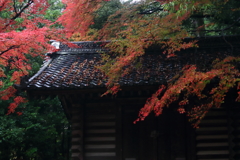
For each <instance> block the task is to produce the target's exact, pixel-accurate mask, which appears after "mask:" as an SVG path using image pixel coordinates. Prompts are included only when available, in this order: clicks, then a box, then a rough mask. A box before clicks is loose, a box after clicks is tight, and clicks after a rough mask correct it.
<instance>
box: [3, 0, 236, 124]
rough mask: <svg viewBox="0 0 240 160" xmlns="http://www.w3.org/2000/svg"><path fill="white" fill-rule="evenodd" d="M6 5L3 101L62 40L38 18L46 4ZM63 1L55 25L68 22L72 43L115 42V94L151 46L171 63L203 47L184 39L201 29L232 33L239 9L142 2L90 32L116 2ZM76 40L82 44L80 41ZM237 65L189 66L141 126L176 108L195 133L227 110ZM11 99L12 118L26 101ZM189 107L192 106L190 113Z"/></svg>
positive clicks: (188, 1) (184, 0)
mask: <svg viewBox="0 0 240 160" xmlns="http://www.w3.org/2000/svg"><path fill="white" fill-rule="evenodd" d="M0 3H1V4H0V6H1V7H0V12H2V13H4V14H1V15H0V21H1V23H0V30H1V33H0V37H1V41H0V44H1V46H2V47H1V49H0V64H1V66H0V67H1V68H0V78H1V79H0V86H2V88H3V89H1V91H0V97H1V99H2V100H7V99H9V98H10V97H13V96H14V93H15V89H14V88H12V87H11V85H10V84H9V85H8V86H6V81H10V82H14V83H19V77H20V76H23V75H26V74H27V73H28V70H29V69H30V65H29V64H28V63H27V61H28V60H27V58H26V55H31V56H36V55H37V54H38V53H44V52H46V51H47V50H49V49H50V48H49V44H48V43H46V42H47V41H48V40H49V39H59V38H62V37H59V35H62V36H63V34H59V32H61V31H59V30H55V29H53V28H51V25H52V23H51V22H49V21H47V20H45V19H43V18H42V17H41V16H32V15H36V14H37V15H42V14H44V12H45V11H46V9H47V7H48V4H47V2H46V1H44V0H38V1H33V0H28V1H21V0H19V1H16V0H3V1H1V2H0ZM63 3H65V4H66V9H65V10H64V11H63V15H62V16H61V17H60V18H59V19H58V20H57V23H62V24H63V27H64V30H65V32H64V33H67V34H65V35H66V36H67V37H68V38H69V39H70V40H110V41H111V43H109V44H108V45H107V47H108V48H109V49H110V50H111V53H113V56H109V54H104V53H103V54H102V60H103V62H104V65H103V66H101V67H100V69H101V70H102V71H103V72H104V73H105V74H106V75H107V77H108V83H107V87H108V88H109V90H108V92H110V93H117V91H118V90H119V87H120V86H119V84H118V80H119V78H121V77H122V76H125V75H127V74H129V72H130V70H129V68H127V67H126V66H128V65H130V64H132V63H133V62H134V61H135V60H136V59H137V58H138V57H141V56H143V55H144V54H145V49H146V48H148V47H150V46H152V45H157V46H159V50H164V51H163V52H161V53H159V54H165V55H167V57H172V56H176V54H175V52H177V51H181V50H184V49H187V48H191V47H197V45H196V42H197V41H195V40H192V41H184V39H185V38H186V37H195V36H201V35H202V34H203V31H204V33H207V34H208V35H214V34H212V31H214V32H215V31H218V32H220V33H221V34H222V33H226V34H228V33H231V34H234V32H231V31H229V29H233V28H234V25H235V24H237V23H238V21H239V18H238V19H237V18H236V17H238V16H239V14H237V13H238V11H239V8H240V7H239V3H238V2H236V1H234V0H224V1H219V0H142V1H140V2H138V3H135V4H131V3H130V4H128V5H125V6H123V7H122V8H120V9H119V10H118V11H117V12H116V13H115V14H112V15H111V16H109V17H108V20H107V21H106V23H105V24H104V26H103V27H102V28H101V29H94V30H92V28H91V27H92V25H93V23H94V16H95V13H96V11H97V10H98V9H100V8H101V7H102V6H103V5H104V4H106V3H111V0H94V1H93V0H63ZM230 5H231V7H229V6H230ZM225 6H227V7H226V8H224V7H225ZM229 8H230V9H229ZM222 13H227V14H228V15H231V19H230V20H229V18H226V19H227V20H228V22H227V23H225V22H226V19H224V16H223V15H224V14H222ZM5 14H6V15H5ZM196 17H197V18H198V19H197V18H196ZM199 17H200V18H201V19H199ZM207 18H208V20H205V21H204V20H203V19H207ZM214 18H215V19H214ZM235 18H236V19H235ZM38 24H41V25H38ZM218 24H219V25H218ZM219 26H220V27H219ZM224 27H225V28H224ZM216 28H217V29H216ZM219 28H220V29H219ZM234 29H237V28H236V27H235V28H234ZM56 34H58V36H57V37H56ZM76 34H77V35H78V38H75V37H76V36H74V35H76ZM79 37H80V38H79ZM238 61H239V58H238V57H227V58H226V59H224V60H219V61H217V62H216V63H214V64H213V65H212V68H211V69H210V70H208V71H205V72H203V71H202V72H201V71H199V70H198V68H197V66H195V65H190V66H185V67H184V68H183V69H182V72H181V73H180V74H179V76H178V77H177V78H176V79H174V80H172V81H169V83H168V84H167V85H164V86H160V89H158V91H157V92H156V93H154V94H153V96H152V97H151V98H149V99H148V100H147V102H146V105H145V106H144V108H143V109H142V110H141V111H140V113H139V119H138V120H143V119H144V118H145V117H146V116H148V114H149V113H150V112H152V111H153V112H155V114H156V115H159V114H161V113H162V110H163V108H164V107H167V106H170V105H171V104H172V103H174V102H177V103H178V104H179V105H178V106H179V107H178V111H179V112H180V113H186V114H187V115H188V116H189V117H190V120H192V121H193V122H194V125H195V127H196V126H197V125H198V123H199V121H200V120H201V119H202V118H203V117H204V115H205V114H206V113H207V112H208V110H209V109H210V108H211V107H220V106H221V104H222V103H223V101H224V98H225V96H226V94H227V92H228V91H229V89H231V88H234V87H237V86H239V84H238V81H239V79H238V76H239V75H238V72H239V70H238V68H237V66H236V64H237V63H235V62H238ZM9 70H14V71H13V72H11V76H10V77H8V76H9V75H7V74H6V73H9ZM216 78H217V79H218V81H217V82H214V83H217V84H218V85H216V86H215V87H213V88H211V89H210V90H209V91H208V92H207V95H206V93H205V91H206V86H207V85H208V84H210V83H212V82H213V80H214V79H216ZM156 90H157V89H156ZM193 95H194V97H195V98H197V99H199V100H200V101H201V102H202V103H201V104H197V105H194V104H193V103H192V102H191V97H193ZM239 99H240V98H237V100H239ZM13 101H14V102H13V103H11V105H10V108H9V109H10V111H9V112H12V111H13V110H14V108H15V106H16V105H17V104H18V103H21V102H23V101H24V100H23V99H20V98H17V99H16V100H15V99H14V100H13ZM189 106H192V107H191V108H190V109H189Z"/></svg>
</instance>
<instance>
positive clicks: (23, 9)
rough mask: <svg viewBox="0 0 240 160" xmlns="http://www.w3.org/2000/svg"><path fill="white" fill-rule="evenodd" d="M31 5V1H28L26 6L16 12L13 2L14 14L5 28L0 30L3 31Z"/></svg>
mask: <svg viewBox="0 0 240 160" xmlns="http://www.w3.org/2000/svg"><path fill="white" fill-rule="evenodd" d="M32 3H33V0H28V2H27V4H26V5H25V6H24V7H22V8H21V9H20V11H19V12H17V9H16V6H15V1H14V6H13V8H14V11H15V13H16V14H15V15H14V16H13V17H12V18H11V19H10V21H9V22H8V23H7V24H6V25H5V27H4V28H2V30H5V29H6V28H7V27H8V26H9V25H10V24H11V23H12V22H13V21H14V20H15V19H16V18H18V17H20V16H21V14H22V13H23V12H24V11H25V10H26V9H27V8H28V7H29V6H30V5H31V4H32Z"/></svg>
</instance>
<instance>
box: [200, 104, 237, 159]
mask: <svg viewBox="0 0 240 160" xmlns="http://www.w3.org/2000/svg"><path fill="white" fill-rule="evenodd" d="M196 134H197V135H196V157H197V160H239V159H240V109H239V107H238V106H237V107H233V106H231V105H228V106H226V107H223V108H215V109H212V110H211V111H210V112H209V113H208V114H207V116H206V117H205V118H204V119H203V120H202V122H201V124H200V128H198V129H196Z"/></svg>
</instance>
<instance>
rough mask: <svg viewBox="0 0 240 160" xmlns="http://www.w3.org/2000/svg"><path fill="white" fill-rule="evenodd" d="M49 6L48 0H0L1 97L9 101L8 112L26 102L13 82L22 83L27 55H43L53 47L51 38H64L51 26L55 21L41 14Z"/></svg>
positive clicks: (25, 72)
mask: <svg viewBox="0 0 240 160" xmlns="http://www.w3.org/2000/svg"><path fill="white" fill-rule="evenodd" d="M48 7H49V4H48V2H47V1H45V0H37V1H34V0H27V1H22V0H19V1H17V0H2V1H0V39H1V41H0V46H1V48H0V99H1V100H10V105H9V111H8V113H7V114H10V113H13V112H14V110H15V108H16V107H17V106H18V105H19V104H20V103H23V102H24V101H26V100H25V99H24V98H22V97H19V96H17V97H15V93H16V89H15V88H14V87H13V86H12V85H13V83H15V84H19V83H20V77H21V76H24V75H27V74H28V71H29V70H30V69H31V64H29V63H28V58H29V57H34V56H42V55H43V53H46V52H47V51H48V50H51V49H52V48H51V46H50V45H49V44H48V41H49V40H50V39H61V38H62V37H61V36H59V33H61V31H59V30H56V29H53V28H51V25H52V23H51V22H50V21H48V20H46V19H44V17H43V16H41V15H44V14H45V11H46V9H47V8H48ZM36 15H37V16H36ZM56 35H58V37H56ZM14 97H15V98H14ZM11 101H12V102H11Z"/></svg>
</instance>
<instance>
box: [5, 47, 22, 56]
mask: <svg viewBox="0 0 240 160" xmlns="http://www.w3.org/2000/svg"><path fill="white" fill-rule="evenodd" d="M18 47H19V46H17V45H13V46H11V47H9V48H8V49H6V50H5V51H2V52H0V56H1V55H3V54H4V53H6V52H8V51H10V50H11V49H15V48H18Z"/></svg>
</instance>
